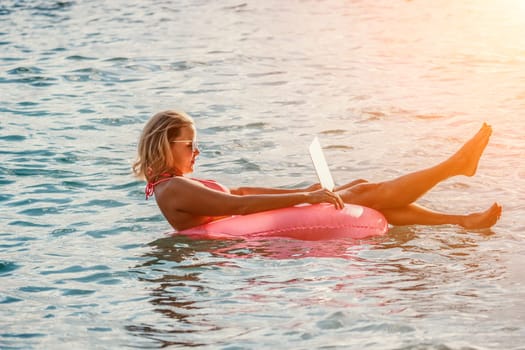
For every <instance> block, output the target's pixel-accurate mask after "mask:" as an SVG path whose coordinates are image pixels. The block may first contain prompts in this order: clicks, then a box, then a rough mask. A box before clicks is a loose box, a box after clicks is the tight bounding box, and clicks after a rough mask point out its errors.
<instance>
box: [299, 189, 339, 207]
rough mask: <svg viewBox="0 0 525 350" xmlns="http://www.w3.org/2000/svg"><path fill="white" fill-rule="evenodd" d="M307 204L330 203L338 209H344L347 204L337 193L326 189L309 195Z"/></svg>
mask: <svg viewBox="0 0 525 350" xmlns="http://www.w3.org/2000/svg"><path fill="white" fill-rule="evenodd" d="M307 202H308V203H310V204H318V203H330V204H333V205H334V206H335V207H336V209H343V207H344V205H345V203H344V202H343V199H342V198H341V197H340V196H339V195H338V194H337V193H335V192H332V191H329V190H326V189H324V188H322V189H320V190H316V191H312V192H308V193H307Z"/></svg>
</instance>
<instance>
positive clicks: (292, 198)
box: [133, 111, 501, 231]
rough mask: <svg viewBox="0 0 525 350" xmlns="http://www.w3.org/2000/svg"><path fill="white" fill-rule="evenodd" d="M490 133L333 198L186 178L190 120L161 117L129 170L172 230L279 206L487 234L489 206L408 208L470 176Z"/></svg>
mask: <svg viewBox="0 0 525 350" xmlns="http://www.w3.org/2000/svg"><path fill="white" fill-rule="evenodd" d="M491 133H492V129H491V127H490V126H488V125H487V124H483V126H482V127H481V129H480V130H479V131H478V133H477V134H476V135H475V136H474V137H473V138H472V139H470V140H469V141H468V142H467V143H465V144H464V145H463V147H461V148H460V149H459V151H457V152H456V153H455V154H453V155H452V156H451V157H450V158H448V159H446V160H445V161H443V162H442V163H439V164H438V165H436V166H433V167H430V168H427V169H424V170H421V171H417V172H414V173H410V174H407V175H404V176H401V177H399V178H396V179H394V180H390V181H384V182H380V183H369V182H367V181H365V180H356V181H353V182H351V183H349V184H346V185H344V186H341V187H338V188H336V189H335V190H334V191H333V192H332V191H328V190H325V189H321V188H320V186H319V185H313V186H310V187H308V188H305V189H276V188H263V187H239V188H231V189H228V188H226V187H224V186H222V185H221V184H219V183H217V182H214V181H211V180H200V179H194V178H188V177H186V176H185V175H186V174H189V173H191V172H193V167H194V164H195V159H196V158H197V156H198V155H199V153H200V152H199V149H198V147H197V143H196V134H197V132H196V130H195V125H194V122H193V119H192V118H191V117H190V116H188V115H187V114H185V113H182V112H177V111H163V112H160V113H157V114H155V115H154V116H153V117H152V118H151V119H150V120H149V121H148V123H147V124H146V126H145V127H144V130H143V132H142V135H141V137H140V141H139V145H138V156H137V160H136V162H135V163H134V165H133V172H134V173H135V175H136V176H138V177H140V178H143V179H145V180H146V181H147V182H148V184H147V186H146V198H148V197H149V196H151V195H153V194H155V199H156V201H157V205H158V206H159V208H160V210H161V212H162V214H163V215H164V216H165V217H166V219H167V220H168V222H169V223H170V224H171V226H173V228H174V229H176V230H179V231H180V230H184V229H188V228H191V227H194V226H198V225H201V224H205V223H208V222H210V221H213V220H217V219H219V218H221V217H224V216H230V215H244V214H250V213H256V212H260V211H266V210H272V209H279V208H285V207H289V206H293V205H297V204H302V203H309V204H316V203H322V202H326V203H332V204H333V205H335V206H336V207H337V208H342V207H343V205H344V203H349V204H358V205H362V206H366V207H370V208H373V209H376V210H378V211H380V212H381V213H382V214H383V215H384V216H385V217H386V219H387V220H388V222H389V223H390V224H392V225H413V224H423V225H442V224H456V225H460V226H462V227H465V228H468V229H481V228H488V227H491V226H492V225H494V224H495V223H496V222H497V221H498V219H499V217H500V215H501V206H499V205H498V204H497V203H494V204H493V205H492V206H491V207H490V208H488V209H487V210H485V211H483V212H479V213H473V214H468V215H452V214H445V213H440V212H435V211H431V210H429V209H427V208H424V207H422V206H420V205H417V204H415V203H414V202H415V201H416V200H417V199H418V198H420V197H421V196H422V195H423V194H425V193H426V192H427V191H429V190H430V189H431V188H432V187H434V186H435V185H437V184H438V183H439V182H441V181H443V180H445V179H448V178H449V177H452V176H457V175H466V176H473V175H474V174H475V173H476V169H477V166H478V161H479V158H480V157H481V154H482V153H483V150H484V149H485V147H486V145H487V143H488V141H489V138H490V135H491Z"/></svg>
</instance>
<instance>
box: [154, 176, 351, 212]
mask: <svg viewBox="0 0 525 350" xmlns="http://www.w3.org/2000/svg"><path fill="white" fill-rule="evenodd" d="M162 187H163V188H162V190H161V191H158V193H156V196H157V201H160V202H163V204H164V205H165V206H166V207H169V208H170V209H171V210H177V211H180V212H183V213H187V214H190V215H196V216H226V215H244V214H250V213H256V212H260V211H266V210H272V209H279V208H286V207H291V206H294V205H297V204H303V203H309V204H316V203H323V202H326V203H332V204H334V205H335V206H336V207H337V208H342V207H343V205H344V204H343V201H342V199H341V197H339V195H337V194H336V193H334V192H330V191H327V190H323V189H321V190H317V191H312V192H290V193H283V192H281V191H282V190H279V189H276V192H280V193H269V194H268V193H266V194H245V195H242V196H241V195H236V194H228V193H224V192H219V191H214V190H211V189H209V188H207V187H205V186H203V185H202V184H200V183H197V182H195V181H193V180H190V179H186V178H182V177H177V178H173V179H172V180H170V181H169V183H166V185H165V186H162ZM254 191H256V190H254ZM270 192H271V191H270Z"/></svg>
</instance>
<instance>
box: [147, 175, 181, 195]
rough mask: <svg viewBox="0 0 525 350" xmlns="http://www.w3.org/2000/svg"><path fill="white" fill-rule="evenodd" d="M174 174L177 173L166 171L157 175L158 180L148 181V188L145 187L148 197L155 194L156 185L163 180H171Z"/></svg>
mask: <svg viewBox="0 0 525 350" xmlns="http://www.w3.org/2000/svg"><path fill="white" fill-rule="evenodd" d="M174 176H175V175H172V174H169V173H164V174H160V175H159V176H157V177H156V180H157V181H148V183H147V184H146V188H145V189H144V193H145V194H146V199H148V198H149V197H151V196H153V194H154V193H155V186H157V185H158V184H159V183H161V182H164V181H168V180H171V179H172V178H173V177H174ZM159 177H160V179H159Z"/></svg>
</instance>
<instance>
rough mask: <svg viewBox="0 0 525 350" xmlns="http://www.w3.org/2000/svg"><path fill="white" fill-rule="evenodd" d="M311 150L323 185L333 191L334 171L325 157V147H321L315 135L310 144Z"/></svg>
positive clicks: (311, 156)
mask: <svg viewBox="0 0 525 350" xmlns="http://www.w3.org/2000/svg"><path fill="white" fill-rule="evenodd" d="M309 151H310V158H312V163H314V168H315V172H316V173H317V177H318V178H319V182H320V183H321V186H322V187H323V188H325V189H327V190H330V191H333V190H334V187H335V184H334V179H333V178H332V173H331V172H330V169H329V168H328V164H327V163H326V158H325V157H324V153H323V149H322V148H321V143H320V142H319V138H318V137H317V136H316V137H314V139H313V141H312V143H311V144H310V147H309Z"/></svg>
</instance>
